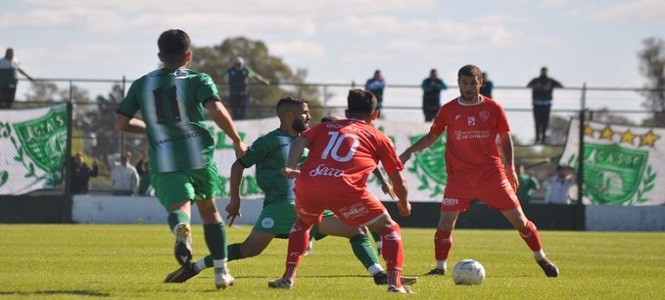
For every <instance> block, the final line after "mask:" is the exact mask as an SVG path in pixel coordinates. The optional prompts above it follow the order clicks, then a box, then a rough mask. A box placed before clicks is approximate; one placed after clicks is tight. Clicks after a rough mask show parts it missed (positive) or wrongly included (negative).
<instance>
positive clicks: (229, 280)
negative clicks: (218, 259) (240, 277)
mask: <svg viewBox="0 0 665 300" xmlns="http://www.w3.org/2000/svg"><path fill="white" fill-rule="evenodd" d="M235 281H236V279H235V278H233V276H231V273H230V272H229V269H226V268H215V287H217V289H218V290H219V289H225V288H227V287H229V286H232V285H233V284H234V283H235Z"/></svg>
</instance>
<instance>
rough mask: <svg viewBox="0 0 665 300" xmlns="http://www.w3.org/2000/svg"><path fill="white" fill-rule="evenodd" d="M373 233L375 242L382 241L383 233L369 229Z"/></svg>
mask: <svg viewBox="0 0 665 300" xmlns="http://www.w3.org/2000/svg"><path fill="white" fill-rule="evenodd" d="M369 232H370V233H371V234H372V239H374V241H375V242H380V241H381V235H380V234H378V233H377V232H374V231H372V230H370V231H369Z"/></svg>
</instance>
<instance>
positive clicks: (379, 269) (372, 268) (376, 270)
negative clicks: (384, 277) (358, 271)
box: [367, 264, 384, 276]
mask: <svg viewBox="0 0 665 300" xmlns="http://www.w3.org/2000/svg"><path fill="white" fill-rule="evenodd" d="M367 271H369V273H370V274H372V276H374V275H376V274H379V273H381V272H383V271H384V270H383V267H382V266H381V265H380V264H373V265H371V266H369V268H367Z"/></svg>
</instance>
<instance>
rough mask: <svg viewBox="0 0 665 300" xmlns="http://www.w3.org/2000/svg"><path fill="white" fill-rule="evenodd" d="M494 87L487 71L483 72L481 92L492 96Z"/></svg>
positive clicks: (489, 96)
mask: <svg viewBox="0 0 665 300" xmlns="http://www.w3.org/2000/svg"><path fill="white" fill-rule="evenodd" d="M493 88H494V83H493V82H492V81H491V80H489V79H488V78H487V72H483V85H481V86H480V94H481V95H483V96H485V97H487V98H492V89H493Z"/></svg>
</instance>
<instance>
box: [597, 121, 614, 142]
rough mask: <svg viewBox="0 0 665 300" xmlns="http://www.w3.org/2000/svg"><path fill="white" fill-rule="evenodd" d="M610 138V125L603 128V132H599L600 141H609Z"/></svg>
mask: <svg viewBox="0 0 665 300" xmlns="http://www.w3.org/2000/svg"><path fill="white" fill-rule="evenodd" d="M612 137H614V130H612V127H610V125H607V126H605V128H603V130H601V131H600V139H604V140H610V141H611V140H612Z"/></svg>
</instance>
